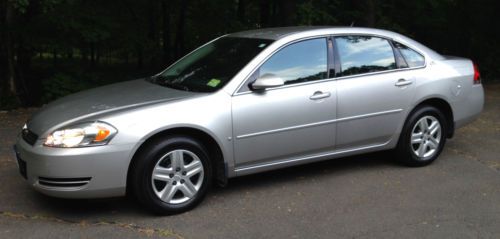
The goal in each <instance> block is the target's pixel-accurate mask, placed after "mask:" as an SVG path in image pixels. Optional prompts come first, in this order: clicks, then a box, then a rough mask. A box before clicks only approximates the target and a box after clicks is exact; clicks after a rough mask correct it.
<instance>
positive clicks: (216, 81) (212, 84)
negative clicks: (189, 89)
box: [207, 79, 220, 87]
mask: <svg viewBox="0 0 500 239" xmlns="http://www.w3.org/2000/svg"><path fill="white" fill-rule="evenodd" d="M219 84H220V80H219V79H211V80H210V81H209V82H208V83H207V85H208V86H210V87H217V86H218V85H219Z"/></svg>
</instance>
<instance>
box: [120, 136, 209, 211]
mask: <svg viewBox="0 0 500 239" xmlns="http://www.w3.org/2000/svg"><path fill="white" fill-rule="evenodd" d="M208 155H209V154H208V153H207V150H206V149H205V147H204V146H203V144H201V143H200V142H198V141H196V140H194V139H192V138H189V137H185V136H173V137H168V138H158V139H155V140H153V141H151V142H149V143H148V144H147V145H146V146H145V147H143V148H142V149H141V150H140V152H139V153H138V155H136V157H135V161H134V164H133V168H131V178H130V181H129V183H131V184H132V185H131V186H132V187H131V189H132V190H133V193H134V195H135V197H136V198H137V199H138V201H139V202H140V203H141V204H143V205H144V206H146V207H147V208H148V209H150V210H151V211H152V212H153V213H156V214H161V215H169V214H177V213H182V212H185V211H188V210H190V209H192V208H194V207H195V206H196V205H198V204H199V203H200V202H201V201H202V200H203V198H204V197H205V195H206V193H207V191H208V189H209V188H210V186H211V182H212V168H211V165H210V159H209V156H208ZM153 175H155V176H153Z"/></svg>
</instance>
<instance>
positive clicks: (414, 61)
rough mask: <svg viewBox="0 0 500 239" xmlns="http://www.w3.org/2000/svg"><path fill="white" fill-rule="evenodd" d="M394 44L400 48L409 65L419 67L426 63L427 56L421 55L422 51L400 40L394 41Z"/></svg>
mask: <svg viewBox="0 0 500 239" xmlns="http://www.w3.org/2000/svg"><path fill="white" fill-rule="evenodd" d="M393 43H394V46H395V47H396V48H398V49H399V52H401V55H403V57H404V58H405V61H406V63H407V64H408V67H419V66H424V64H425V58H424V56H422V55H420V53H418V52H416V51H414V50H412V49H411V48H409V47H407V46H405V45H403V44H401V43H399V42H393Z"/></svg>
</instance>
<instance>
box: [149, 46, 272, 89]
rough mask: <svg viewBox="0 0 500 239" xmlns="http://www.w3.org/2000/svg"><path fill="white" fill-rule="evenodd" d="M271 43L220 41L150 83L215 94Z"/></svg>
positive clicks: (185, 58)
mask: <svg viewBox="0 0 500 239" xmlns="http://www.w3.org/2000/svg"><path fill="white" fill-rule="evenodd" d="M271 43H272V40H266V39H256V38H237V37H222V38H220V39H218V40H216V41H214V42H211V43H209V44H207V45H205V46H203V47H201V48H199V49H198V50H196V51H194V52H192V53H191V54H189V55H188V56H186V57H184V58H183V59H182V60H180V61H178V62H177V63H175V64H174V65H172V66H170V67H169V68H168V69H167V70H166V71H164V72H162V73H161V74H160V75H158V76H156V77H153V78H152V79H151V81H152V82H153V83H156V84H159V85H162V86H165V87H170V88H175V89H179V90H185V91H197V92H212V91H216V90H218V89H220V88H222V87H223V86H224V85H225V84H226V83H227V82H229V81H230V80H231V79H232V78H233V77H234V76H235V75H236V73H238V72H239V71H240V70H241V68H243V67H244V66H245V65H246V64H247V63H248V62H249V61H250V60H252V59H253V58H254V57H255V56H256V55H257V54H258V53H259V52H261V51H262V50H263V49H265V48H266V47H267V46H268V45H269V44H271Z"/></svg>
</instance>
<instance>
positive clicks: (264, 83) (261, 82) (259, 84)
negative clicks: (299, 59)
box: [251, 74, 285, 90]
mask: <svg viewBox="0 0 500 239" xmlns="http://www.w3.org/2000/svg"><path fill="white" fill-rule="evenodd" d="M284 84H285V81H284V80H283V79H282V78H281V77H279V76H276V75H274V74H265V75H263V76H261V77H259V78H257V80H255V81H254V82H253V83H252V84H251V88H252V90H264V89H267V88H271V87H278V86H282V85H284Z"/></svg>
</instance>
